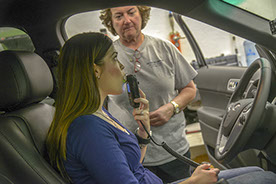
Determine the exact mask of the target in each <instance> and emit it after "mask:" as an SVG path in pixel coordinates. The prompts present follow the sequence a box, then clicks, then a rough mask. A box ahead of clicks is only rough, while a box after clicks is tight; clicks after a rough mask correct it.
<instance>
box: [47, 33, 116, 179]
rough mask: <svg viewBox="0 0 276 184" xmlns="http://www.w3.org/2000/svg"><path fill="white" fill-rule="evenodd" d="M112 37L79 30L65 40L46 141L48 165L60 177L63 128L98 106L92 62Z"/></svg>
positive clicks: (96, 61)
mask: <svg viewBox="0 0 276 184" xmlns="http://www.w3.org/2000/svg"><path fill="white" fill-rule="evenodd" d="M111 45H112V40H111V39H110V38H108V37H107V36H105V35H103V34H101V33H82V34H79V35H76V36H73V37H72V38H70V39H69V40H67V41H66V42H65V44H64V46H63V47H62V48H61V52H60V56H59V61H58V75H57V81H58V89H57V96H56V102H55V104H56V112H55V115H54V119H53V122H52V124H51V127H50V129H49V132H48V137H47V140H46V145H47V151H48V154H49V158H50V161H51V164H52V165H53V166H55V167H57V168H58V170H59V171H60V173H61V174H62V176H63V177H64V178H67V179H69V178H68V175H67V174H66V171H65V168H64V165H63V160H66V138H67V131H68V128H69V126H70V125H71V123H72V121H73V120H74V119H76V118H77V117H79V116H81V115H85V114H91V113H93V112H95V111H96V110H97V109H98V108H99V106H100V100H101V99H100V93H99V89H98V84H97V79H96V75H95V72H94V64H96V65H102V64H103V62H102V59H103V57H104V56H105V54H106V52H107V51H108V49H109V48H110V47H111Z"/></svg>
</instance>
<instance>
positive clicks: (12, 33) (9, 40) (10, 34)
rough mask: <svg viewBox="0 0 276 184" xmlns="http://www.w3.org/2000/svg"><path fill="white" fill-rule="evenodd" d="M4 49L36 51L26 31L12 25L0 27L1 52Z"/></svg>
mask: <svg viewBox="0 0 276 184" xmlns="http://www.w3.org/2000/svg"><path fill="white" fill-rule="evenodd" d="M3 50H23V51H34V50H35V49H34V45H33V42H32V40H31V38H30V37H29V35H27V34H26V33H25V32H24V31H21V30H19V29H16V28H11V27H1V28H0V52H1V51H3Z"/></svg>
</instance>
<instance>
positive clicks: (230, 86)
mask: <svg viewBox="0 0 276 184" xmlns="http://www.w3.org/2000/svg"><path fill="white" fill-rule="evenodd" d="M245 70H246V67H230V66H208V67H202V68H200V69H199V70H198V76H197V77H196V78H195V80H194V81H195V84H196V86H197V89H198V91H199V94H200V98H201V104H202V106H201V107H200V108H199V109H198V110H197V113H198V118H199V122H200V126H201V132H202V136H203V140H204V143H205V146H206V149H207V152H208V155H209V158H210V161H211V162H212V164H213V165H215V166H216V167H219V168H225V167H224V166H222V165H221V164H219V163H218V162H217V161H216V160H215V159H214V154H213V153H214V149H215V145H216V140H217V134H218V129H219V127H220V123H221V120H222V118H223V116H224V113H225V110H226V106H227V104H228V101H229V99H230V97H231V94H232V92H233V91H234V90H235V87H236V85H237V84H238V82H239V79H240V78H241V76H242V75H243V73H244V72H245Z"/></svg>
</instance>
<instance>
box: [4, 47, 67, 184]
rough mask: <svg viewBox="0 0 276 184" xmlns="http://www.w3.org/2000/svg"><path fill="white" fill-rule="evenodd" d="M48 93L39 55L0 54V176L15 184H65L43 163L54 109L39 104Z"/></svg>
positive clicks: (48, 76) (49, 78)
mask: <svg viewBox="0 0 276 184" xmlns="http://www.w3.org/2000/svg"><path fill="white" fill-rule="evenodd" d="M52 89H53V79H52V76H51V72H50V70H49V68H48V66H47V64H46V62H45V61H44V60H43V59H42V58H41V57H40V56H39V55H37V54H36V53H33V52H25V51H3V52H0V173H2V174H3V175H4V176H5V177H6V178H8V179H9V180H10V181H11V182H13V183H15V184H17V183H20V184H25V183H28V184H30V183H35V184H45V183H50V184H52V183H53V184H58V183H66V182H65V180H63V179H62V177H61V176H60V175H59V173H58V172H56V170H55V169H54V168H53V167H52V166H51V165H50V164H49V163H48V162H47V152H46V146H45V140H46V136H47V133H48V129H49V127H50V125H51V122H52V119H53V116H54V111H55V108H54V107H53V106H51V105H49V104H46V103H42V102H41V101H42V100H43V99H45V98H46V97H47V96H48V95H49V94H50V93H51V91H52Z"/></svg>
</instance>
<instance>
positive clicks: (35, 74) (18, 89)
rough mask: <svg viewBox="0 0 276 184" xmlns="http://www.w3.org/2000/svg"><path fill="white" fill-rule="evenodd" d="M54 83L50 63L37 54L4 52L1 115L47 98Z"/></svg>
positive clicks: (0, 70)
mask: <svg viewBox="0 0 276 184" xmlns="http://www.w3.org/2000/svg"><path fill="white" fill-rule="evenodd" d="M52 89H53V79H52V75H51V72H50V69H49V67H48V66H47V64H46V62H45V61H44V60H43V59H42V58H41V57H40V56H39V55H37V54H36V53H33V52H25V51H3V52H0V111H11V110H15V109H18V108H21V107H24V106H26V105H28V104H31V103H34V102H39V101H41V100H43V99H44V98H46V97H47V96H48V95H49V94H50V93H51V91H52Z"/></svg>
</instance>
